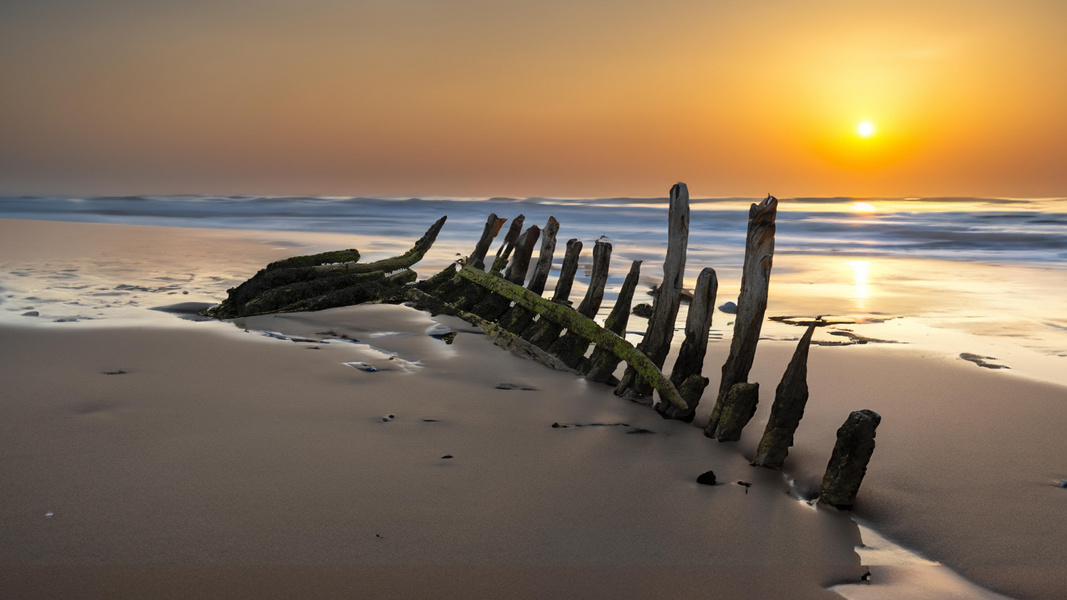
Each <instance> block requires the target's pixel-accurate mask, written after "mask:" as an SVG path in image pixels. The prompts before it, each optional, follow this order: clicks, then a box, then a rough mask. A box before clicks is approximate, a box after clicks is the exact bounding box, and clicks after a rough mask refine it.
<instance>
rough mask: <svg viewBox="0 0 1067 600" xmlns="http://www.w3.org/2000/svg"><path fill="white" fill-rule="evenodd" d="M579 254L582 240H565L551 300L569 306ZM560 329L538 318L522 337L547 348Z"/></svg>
mask: <svg viewBox="0 0 1067 600" xmlns="http://www.w3.org/2000/svg"><path fill="white" fill-rule="evenodd" d="M581 254H582V242H580V241H578V240H576V239H570V240H567V251H566V253H565V254H564V255H563V266H562V268H561V269H560V272H559V279H557V280H556V291H555V292H554V293H553V294H552V302H555V303H557V304H562V305H565V306H570V300H569V298H570V295H571V287H572V286H573V285H574V275H575V274H576V273H577V272H578V258H579V257H580V256H581ZM562 331H563V327H561V326H560V325H559V323H556V322H554V321H552V320H549V319H538V320H536V321H534V322H532V323H530V324H529V325H528V326H527V327H526V329H524V330H523V331H522V338H523V339H524V340H528V341H529V342H531V343H532V344H534V345H536V346H537V347H538V348H541V349H542V350H547V349H548V347H549V346H550V345H552V342H554V341H556V338H558V337H559V334H560V333H561V332H562Z"/></svg>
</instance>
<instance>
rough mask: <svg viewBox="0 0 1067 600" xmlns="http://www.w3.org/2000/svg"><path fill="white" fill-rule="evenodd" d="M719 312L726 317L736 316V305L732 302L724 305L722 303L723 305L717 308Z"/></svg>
mask: <svg viewBox="0 0 1067 600" xmlns="http://www.w3.org/2000/svg"><path fill="white" fill-rule="evenodd" d="M719 310H721V311H722V312H724V313H726V314H728V315H736V314H737V304H736V303H734V302H725V303H723V304H721V305H720V306H719Z"/></svg>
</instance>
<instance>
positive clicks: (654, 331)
mask: <svg viewBox="0 0 1067 600" xmlns="http://www.w3.org/2000/svg"><path fill="white" fill-rule="evenodd" d="M667 221H668V223H667V256H666V257H665V258H664V261H663V283H662V285H660V286H659V293H658V294H657V295H656V298H655V300H654V301H653V305H652V317H651V318H649V320H648V329H646V331H645V337H644V339H642V340H641V343H640V344H638V348H640V349H641V351H642V352H644V353H645V355H647V356H648V358H649V359H650V360H651V361H652V362H653V363H654V364H655V365H656V366H657V367H663V361H664V360H665V359H666V358H667V352H669V351H670V349H671V339H673V337H674V322H675V320H676V319H677V318H678V305H679V303H680V302H681V297H682V296H681V294H682V280H683V278H684V277H685V253H686V247H687V246H688V243H689V188H688V187H687V186H686V185H685V184H684V183H676V184H674V187H672V188H671V197H670V209H669V211H668V216H667ZM650 391H651V390H650V389H649V387H648V382H647V381H642V380H641V378H640V377H639V376H638V373H637V372H636V371H634V370H632V369H626V372H625V373H624V374H623V376H622V381H620V382H619V385H618V386H616V387H615V394H616V395H618V396H625V397H628V398H633V399H643V398H645V397H647V396H648V395H649V392H650Z"/></svg>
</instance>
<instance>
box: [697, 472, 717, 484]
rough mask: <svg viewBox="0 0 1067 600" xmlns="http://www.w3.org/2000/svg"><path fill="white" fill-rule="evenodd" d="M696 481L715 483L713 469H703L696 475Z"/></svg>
mask: <svg viewBox="0 0 1067 600" xmlns="http://www.w3.org/2000/svg"><path fill="white" fill-rule="evenodd" d="M697 483H699V484H700V485H715V483H716V482H715V471H704V472H703V473H701V474H700V476H699V477H697Z"/></svg>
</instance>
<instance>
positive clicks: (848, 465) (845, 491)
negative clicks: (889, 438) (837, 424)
mask: <svg viewBox="0 0 1067 600" xmlns="http://www.w3.org/2000/svg"><path fill="white" fill-rule="evenodd" d="M881 422H882V415H880V414H878V413H876V412H874V411H873V410H857V411H855V412H853V413H852V414H850V415H849V416H848V419H847V420H846V421H845V424H844V425H842V426H841V428H840V429H838V430H837V443H836V444H835V445H834V452H833V454H832V455H831V456H830V462H829V463H828V464H827V465H826V474H825V475H823V478H822V491H820V492H819V504H829V505H830V506H833V507H835V508H838V509H841V510H851V509H852V507H853V506H854V505H855V504H856V494H857V493H859V490H860V484H861V483H863V476H864V475H865V474H866V473H867V463H869V462H870V460H871V455H872V454H874V433H875V430H876V429H878V425H879V423H881Z"/></svg>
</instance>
